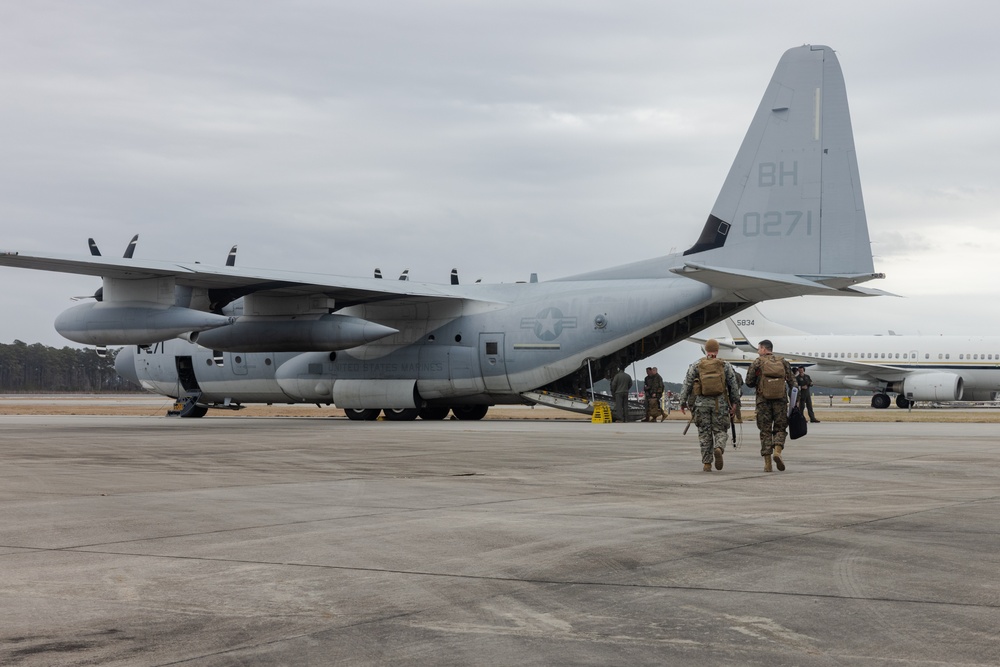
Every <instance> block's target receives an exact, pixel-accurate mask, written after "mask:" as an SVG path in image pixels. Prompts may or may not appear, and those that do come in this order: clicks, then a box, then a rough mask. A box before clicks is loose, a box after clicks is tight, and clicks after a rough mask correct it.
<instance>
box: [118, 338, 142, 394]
mask: <svg viewBox="0 0 1000 667" xmlns="http://www.w3.org/2000/svg"><path fill="white" fill-rule="evenodd" d="M115 372H116V373H118V375H120V376H121V377H123V378H125V379H126V380H128V381H129V382H133V383H135V386H137V387H141V386H142V384H141V383H140V382H139V374H138V373H136V371H135V346H134V345H127V346H126V347H123V348H122V349H120V350H118V354H116V355H115Z"/></svg>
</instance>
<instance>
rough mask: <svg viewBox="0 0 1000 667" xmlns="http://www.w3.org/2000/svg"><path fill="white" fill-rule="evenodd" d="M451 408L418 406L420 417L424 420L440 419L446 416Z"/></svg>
mask: <svg viewBox="0 0 1000 667" xmlns="http://www.w3.org/2000/svg"><path fill="white" fill-rule="evenodd" d="M450 411H451V408H420V418H421V419H423V420H425V421H441V420H442V419H447V418H448V413H449V412H450Z"/></svg>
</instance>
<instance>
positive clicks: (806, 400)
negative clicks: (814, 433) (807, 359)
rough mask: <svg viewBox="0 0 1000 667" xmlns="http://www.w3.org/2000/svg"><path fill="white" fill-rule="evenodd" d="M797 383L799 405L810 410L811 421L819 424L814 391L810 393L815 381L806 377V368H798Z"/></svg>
mask: <svg viewBox="0 0 1000 667" xmlns="http://www.w3.org/2000/svg"><path fill="white" fill-rule="evenodd" d="M795 381H796V382H797V383H798V385H799V405H800V406H802V407H804V408H806V409H808V410H809V421H811V422H812V423H813V424H818V423H819V420H818V419H816V413H815V412H813V399H812V391H810V389H811V388H812V386H813V381H812V378H811V377H809V376H808V375H806V367H805V366H799V367H798V370H797V371H796V375H795Z"/></svg>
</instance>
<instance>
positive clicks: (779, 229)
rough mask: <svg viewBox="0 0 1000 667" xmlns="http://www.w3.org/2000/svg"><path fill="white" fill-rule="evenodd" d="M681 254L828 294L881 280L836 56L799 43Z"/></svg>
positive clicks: (702, 264)
mask: <svg viewBox="0 0 1000 667" xmlns="http://www.w3.org/2000/svg"><path fill="white" fill-rule="evenodd" d="M684 255H685V260H686V261H687V262H688V266H697V267H699V268H702V269H706V268H707V269H723V270H724V269H728V270H730V271H733V272H735V273H736V274H739V273H740V272H747V273H748V274H749V273H750V272H759V273H761V274H786V275H787V274H793V275H797V276H800V277H802V278H806V279H808V280H811V281H814V282H816V283H818V284H821V285H826V286H828V287H832V288H833V290H843V289H844V287H843V286H839V285H837V286H833V285H831V280H830V279H832V278H835V277H849V282H851V283H853V282H862V281H864V280H868V279H870V278H874V277H879V276H877V275H875V274H873V265H872V255H871V247H870V241H869V236H868V222H867V219H866V217H865V209H864V201H863V199H862V196H861V183H860V180H859V175H858V162H857V156H856V154H855V149H854V135H853V131H852V129H851V117H850V111H849V109H848V106H847V91H846V88H845V85H844V78H843V74H842V72H841V69H840V63H839V62H838V60H837V56H836V54H835V53H834V52H833V50H832V49H830V48H829V47H826V46H811V45H805V46H800V47H797V48H793V49H789V50H788V51H786V52H785V54H784V55H783V56H782V58H781V60H780V61H779V63H778V66H777V68H776V69H775V72H774V75H773V76H772V78H771V82H770V84H769V85H768V87H767V90H766V92H765V93H764V97H763V99H762V100H761V103H760V106H759V107H758V108H757V113H756V115H755V116H754V119H753V122H752V123H751V124H750V129H749V130H748V131H747V134H746V137H745V138H744V140H743V144H742V145H741V146H740V150H739V152H738V154H737V156H736V160H735V161H734V162H733V166H732V168H731V169H730V171H729V175H728V176H727V177H726V180H725V183H724V185H723V187H722V190H721V192H720V193H719V196H718V198H717V199H716V202H715V205H714V206H713V207H712V212H711V214H710V215H709V216H708V221H707V222H706V223H705V227H704V229H703V230H702V233H701V236H700V237H699V239H698V241H697V242H696V243H695V245H694V246H692V247H691V248H690V249H688V250H687V251H685V252H684ZM706 275H707V274H706ZM691 277H693V278H694V279H696V280H699V279H702V278H699V276H698V275H692V276H691ZM716 278H717V276H716ZM712 280H713V278H712V276H708V279H705V280H704V281H705V282H709V283H710V284H714V283H713V282H712ZM855 291H856V292H857V290H855ZM799 293H802V292H799Z"/></svg>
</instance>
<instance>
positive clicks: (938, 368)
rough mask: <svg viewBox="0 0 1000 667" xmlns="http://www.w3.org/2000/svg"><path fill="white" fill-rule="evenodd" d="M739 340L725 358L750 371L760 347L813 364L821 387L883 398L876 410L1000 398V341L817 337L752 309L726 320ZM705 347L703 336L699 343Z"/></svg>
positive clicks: (725, 341)
mask: <svg viewBox="0 0 1000 667" xmlns="http://www.w3.org/2000/svg"><path fill="white" fill-rule="evenodd" d="M726 326H727V327H728V328H729V331H730V334H731V337H721V338H718V339H717V340H718V341H719V345H720V346H721V349H720V352H719V356H720V357H721V358H723V359H725V360H727V361H729V362H730V363H732V364H734V365H736V366H741V367H743V368H746V367H748V366H749V365H750V363H751V362H752V361H753V360H754V359H756V358H757V344H758V343H759V342H760V341H761V340H764V339H768V340H770V341H771V343H773V345H774V352H775V354H781V355H783V356H784V357H785V358H786V359H788V362H789V363H791V364H793V365H798V366H805V367H806V372H807V373H808V374H809V377H810V378H812V381H813V384H816V385H819V386H821V387H830V388H834V389H837V388H841V389H860V390H865V391H872V392H875V393H874V395H873V396H872V407H873V408H887V407H889V404H890V403H891V400H890V398H889V394H890V393H894V394H896V405H898V406H899V407H901V408H908V407H910V405H911V404H912V402H914V401H992V400H995V399H996V396H997V392H1000V336H924V335H916V336H914V335H910V336H897V335H895V334H889V335H884V336H880V335H867V336H866V335H845V336H837V335H821V336H817V335H812V334H808V333H806V332H804V331H799V330H797V329H792V328H790V327H786V326H782V325H780V324H776V323H774V322H772V321H770V320H768V319H767V318H765V317H764V315H763V314H761V312H760V310H759V309H758V308H756V307H753V308H749V309H747V310H745V311H743V312H742V313H740V314H739V315H737V316H735V317H731V318H729V319H728V320H726ZM691 340H693V341H696V342H702V343H703V342H704V339H702V338H692V339H691Z"/></svg>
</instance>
